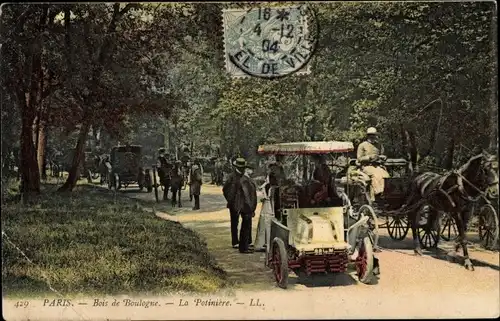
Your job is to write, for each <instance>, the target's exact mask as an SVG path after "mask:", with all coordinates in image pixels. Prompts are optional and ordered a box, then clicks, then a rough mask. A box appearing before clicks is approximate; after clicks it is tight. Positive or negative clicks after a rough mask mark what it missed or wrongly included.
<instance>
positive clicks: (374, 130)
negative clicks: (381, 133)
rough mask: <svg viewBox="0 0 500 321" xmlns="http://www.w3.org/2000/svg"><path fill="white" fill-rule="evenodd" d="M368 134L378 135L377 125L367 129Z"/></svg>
mask: <svg viewBox="0 0 500 321" xmlns="http://www.w3.org/2000/svg"><path fill="white" fill-rule="evenodd" d="M366 134H367V135H378V132H377V129H376V128H375V127H370V128H368V129H367V130H366Z"/></svg>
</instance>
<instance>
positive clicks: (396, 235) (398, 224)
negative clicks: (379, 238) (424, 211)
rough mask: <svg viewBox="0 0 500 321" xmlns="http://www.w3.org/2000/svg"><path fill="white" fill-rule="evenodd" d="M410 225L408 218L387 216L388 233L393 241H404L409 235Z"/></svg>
mask: <svg viewBox="0 0 500 321" xmlns="http://www.w3.org/2000/svg"><path fill="white" fill-rule="evenodd" d="M409 229H410V225H409V224H408V218H407V217H406V216H404V217H401V216H387V232H389V236H390V237H391V239H393V240H396V241H401V240H403V239H404V238H405V237H406V235H407V234H408V230H409Z"/></svg>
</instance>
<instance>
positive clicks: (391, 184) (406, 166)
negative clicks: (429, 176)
mask: <svg viewBox="0 0 500 321" xmlns="http://www.w3.org/2000/svg"><path fill="white" fill-rule="evenodd" d="M378 166H383V167H384V168H385V169H386V170H387V172H388V173H389V175H390V177H388V178H385V179H384V191H383V192H382V194H381V195H377V196H376V197H375V200H374V201H372V199H371V198H370V191H369V189H370V182H369V181H368V184H366V182H363V180H362V179H357V177H356V175H355V173H359V172H360V171H361V166H360V165H359V164H358V163H357V161H356V159H350V160H349V168H348V169H347V171H345V173H346V175H345V176H344V177H342V178H340V179H337V182H338V183H339V184H340V185H343V186H345V187H344V190H345V193H346V194H347V197H348V199H349V200H350V202H351V204H352V206H353V209H354V210H353V211H352V213H356V212H358V209H359V208H361V207H362V206H363V205H365V204H368V205H370V209H372V210H373V212H371V213H368V211H366V209H365V212H367V215H369V217H370V220H369V224H370V230H371V231H372V234H373V237H374V240H375V246H377V245H378V234H379V228H386V229H387V232H388V233H389V236H390V237H391V238H392V239H393V240H397V241H401V240H403V239H404V238H405V237H406V235H407V234H408V231H409V229H410V224H409V222H408V218H407V215H408V211H407V210H408V209H406V208H405V202H406V201H407V197H408V187H409V186H410V185H411V180H412V170H411V167H410V163H409V162H408V161H407V160H405V159H401V158H389V159H387V160H385V161H380V163H379V164H378ZM418 205H421V206H420V207H419V206H418ZM418 205H417V206H415V207H414V208H413V207H412V208H411V210H416V211H420V213H421V216H422V217H421V218H422V219H421V220H420V221H419V223H420V224H419V226H418V228H417V234H418V240H419V242H420V245H421V246H422V247H424V248H432V247H434V246H436V245H437V242H438V240H439V228H438V226H437V225H436V222H437V221H435V220H428V211H427V207H426V205H427V204H425V203H422V204H418ZM381 220H383V221H385V222H384V223H383V224H381V223H380V221H381ZM431 223H432V224H431Z"/></svg>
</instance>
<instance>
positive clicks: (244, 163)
mask: <svg viewBox="0 0 500 321" xmlns="http://www.w3.org/2000/svg"><path fill="white" fill-rule="evenodd" d="M233 166H234V167H238V168H248V164H247V161H246V160H245V159H244V158H242V157H238V158H236V159H235V160H234V162H233Z"/></svg>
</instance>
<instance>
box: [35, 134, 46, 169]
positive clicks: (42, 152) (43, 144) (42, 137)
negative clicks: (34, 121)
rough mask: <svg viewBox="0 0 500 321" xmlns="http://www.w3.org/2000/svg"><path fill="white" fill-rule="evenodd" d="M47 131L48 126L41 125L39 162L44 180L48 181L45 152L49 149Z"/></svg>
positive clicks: (38, 150)
mask: <svg viewBox="0 0 500 321" xmlns="http://www.w3.org/2000/svg"><path fill="white" fill-rule="evenodd" d="M46 130H47V129H46V125H45V124H40V126H39V128H38V148H37V161H38V170H39V171H40V173H41V176H42V179H47V172H46V171H45V150H46V148H47V135H46Z"/></svg>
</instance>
